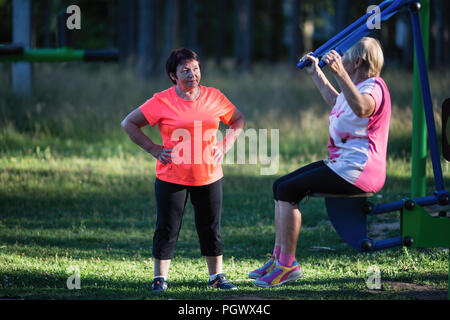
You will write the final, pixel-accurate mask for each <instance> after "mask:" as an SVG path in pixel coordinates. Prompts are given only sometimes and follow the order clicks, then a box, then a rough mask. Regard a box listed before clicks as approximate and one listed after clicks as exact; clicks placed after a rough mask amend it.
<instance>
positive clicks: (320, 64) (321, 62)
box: [319, 60, 326, 69]
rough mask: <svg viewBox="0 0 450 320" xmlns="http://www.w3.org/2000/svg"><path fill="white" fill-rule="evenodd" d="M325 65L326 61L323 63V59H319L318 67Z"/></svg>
mask: <svg viewBox="0 0 450 320" xmlns="http://www.w3.org/2000/svg"><path fill="white" fill-rule="evenodd" d="M325 66H326V63H325V61H323V60H320V61H319V68H321V69H322V68H323V67H325Z"/></svg>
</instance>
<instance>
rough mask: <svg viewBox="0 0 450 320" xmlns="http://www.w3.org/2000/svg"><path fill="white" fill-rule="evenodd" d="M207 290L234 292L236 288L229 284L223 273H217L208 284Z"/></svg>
mask: <svg viewBox="0 0 450 320" xmlns="http://www.w3.org/2000/svg"><path fill="white" fill-rule="evenodd" d="M208 287H209V288H217V289H222V290H236V289H237V287H236V286H235V285H234V284H232V283H231V282H229V281H228V280H227V278H226V277H225V274H224V273H219V274H218V275H217V276H216V277H215V278H214V279H213V280H211V281H209V283H208Z"/></svg>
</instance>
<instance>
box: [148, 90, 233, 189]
mask: <svg viewBox="0 0 450 320" xmlns="http://www.w3.org/2000/svg"><path fill="white" fill-rule="evenodd" d="M200 89H201V93H200V96H199V97H198V99H197V100H194V101H187V100H184V99H182V98H180V97H179V96H178V95H177V93H176V91H175V86H172V87H171V88H169V89H167V90H164V91H162V92H158V93H156V94H154V95H153V97H152V98H151V99H149V100H147V101H146V102H145V103H144V104H143V105H141V106H140V107H139V110H141V112H142V114H143V115H144V116H145V118H146V119H147V121H148V123H149V124H150V125H151V126H154V125H156V124H157V125H158V128H159V132H160V133H161V137H162V140H163V145H164V147H165V148H168V149H173V151H172V155H173V156H174V157H173V158H172V159H171V160H172V163H168V164H163V163H162V162H160V161H159V160H158V161H157V162H156V177H157V178H158V179H160V180H163V181H166V182H171V183H176V184H181V185H189V186H201V185H207V184H210V183H213V182H215V181H217V180H219V179H220V178H222V177H223V172H222V166H221V164H220V162H215V161H213V158H212V156H213V153H214V151H213V147H214V145H215V144H216V142H217V141H216V133H217V130H218V128H219V123H220V121H222V122H223V123H225V124H229V122H230V119H231V117H232V116H233V113H234V110H235V106H234V105H233V104H232V103H231V102H230V101H229V100H228V99H227V98H226V97H225V95H224V94H223V93H222V92H220V91H219V90H217V89H215V88H211V87H205V86H200Z"/></svg>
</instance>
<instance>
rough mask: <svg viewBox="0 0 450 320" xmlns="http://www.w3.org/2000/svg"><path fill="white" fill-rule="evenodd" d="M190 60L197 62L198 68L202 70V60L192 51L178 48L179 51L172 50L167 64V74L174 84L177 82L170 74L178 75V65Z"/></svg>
mask: <svg viewBox="0 0 450 320" xmlns="http://www.w3.org/2000/svg"><path fill="white" fill-rule="evenodd" d="M188 60H195V61H197V62H198V66H199V67H200V69H201V66H200V59H199V57H198V55H197V54H196V53H195V52H194V51H192V50H190V49H186V48H178V49H175V50H172V52H171V53H170V54H169V57H168V58H167V62H166V72H167V75H168V76H169V79H170V80H171V81H172V82H173V83H176V81H174V80H173V79H172V78H170V74H171V73H173V74H176V73H177V67H178V65H180V64H182V63H184V62H186V61H188Z"/></svg>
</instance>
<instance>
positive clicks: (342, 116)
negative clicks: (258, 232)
mask: <svg viewBox="0 0 450 320" xmlns="http://www.w3.org/2000/svg"><path fill="white" fill-rule="evenodd" d="M302 60H310V61H311V62H312V63H311V65H310V66H309V67H307V68H306V71H307V72H308V74H309V75H311V77H312V79H313V81H314V84H315V85H316V87H317V88H318V89H319V92H320V93H321V95H322V97H323V99H324V100H325V102H326V103H327V104H328V105H329V106H330V107H331V108H332V109H331V113H330V116H329V120H330V123H329V142H328V152H329V157H328V158H327V159H325V160H321V161H317V162H314V163H311V164H309V165H307V166H304V167H302V168H299V169H297V170H296V171H294V172H291V173H289V174H287V175H286V176H284V177H281V178H279V179H278V180H276V181H275V183H274V184H273V196H274V200H275V230H276V236H275V245H274V249H273V256H272V257H271V258H270V259H269V260H268V261H267V262H266V263H265V264H264V265H263V266H262V267H261V268H259V269H256V270H254V271H252V272H251V273H250V274H249V277H250V278H253V279H256V280H255V285H257V286H260V287H273V286H278V285H281V284H283V283H286V282H289V281H293V280H296V279H298V278H300V277H301V276H302V269H301V267H300V264H299V263H298V262H297V261H296V258H295V252H296V247H297V240H298V235H299V233H300V228H301V219H302V215H301V212H300V209H299V206H298V203H299V202H300V200H302V199H303V198H304V197H305V196H307V195H309V194H312V193H334V194H358V193H364V192H374V193H375V192H377V191H379V190H380V189H381V188H382V187H383V185H384V182H385V177H386V150H387V142H388V134H389V122H390V116H391V100H390V95H389V91H388V89H387V86H386V84H385V82H384V81H383V79H382V78H380V72H381V69H382V67H383V61H384V58H383V52H382V50H381V47H380V44H379V42H378V41H377V40H375V39H373V38H369V37H365V38H363V39H361V40H360V41H359V42H358V43H357V44H355V45H354V46H353V47H352V48H350V49H349V50H348V51H347V52H345V54H344V56H343V57H342V58H341V56H340V55H339V54H338V53H337V52H336V51H334V50H332V51H330V52H329V53H328V54H326V55H325V56H324V57H323V58H322V60H324V61H325V62H326V63H327V64H328V66H329V68H330V69H331V71H332V72H333V75H334V77H335V79H336V82H337V84H338V85H339V88H340V90H341V92H340V93H339V92H338V91H337V90H336V89H335V88H334V87H333V86H332V85H331V83H330V82H329V81H328V79H327V78H326V76H325V74H324V73H323V72H322V70H321V69H320V68H319V66H318V62H319V61H318V59H317V58H315V57H313V56H311V55H310V54H307V55H306V56H304V57H303V58H302Z"/></svg>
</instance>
